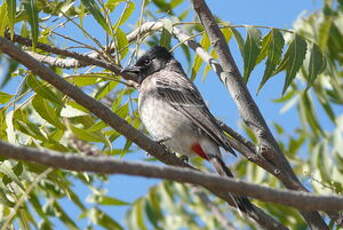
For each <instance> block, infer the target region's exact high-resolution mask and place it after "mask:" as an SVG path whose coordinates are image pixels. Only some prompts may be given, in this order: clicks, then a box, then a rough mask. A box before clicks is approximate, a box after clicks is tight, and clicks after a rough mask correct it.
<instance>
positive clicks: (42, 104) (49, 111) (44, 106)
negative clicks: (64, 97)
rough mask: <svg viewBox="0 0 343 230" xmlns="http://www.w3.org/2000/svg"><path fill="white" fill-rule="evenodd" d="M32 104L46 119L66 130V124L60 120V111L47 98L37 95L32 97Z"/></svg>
mask: <svg viewBox="0 0 343 230" xmlns="http://www.w3.org/2000/svg"><path fill="white" fill-rule="evenodd" d="M32 106H33V108H34V109H35V110H36V112H37V113H38V114H39V115H40V116H41V117H42V118H43V119H44V120H46V121H47V122H49V123H50V124H51V125H53V126H55V127H56V128H59V129H62V130H65V126H64V125H63V124H62V123H61V122H60V118H59V116H58V112H57V111H56V109H55V108H54V107H52V106H51V105H49V103H48V101H47V100H45V99H43V98H42V97H40V96H38V95H36V96H34V98H33V99H32Z"/></svg>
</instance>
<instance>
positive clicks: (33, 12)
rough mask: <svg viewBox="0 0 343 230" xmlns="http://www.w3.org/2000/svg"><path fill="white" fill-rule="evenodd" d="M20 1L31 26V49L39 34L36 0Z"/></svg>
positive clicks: (34, 45)
mask: <svg viewBox="0 0 343 230" xmlns="http://www.w3.org/2000/svg"><path fill="white" fill-rule="evenodd" d="M22 3H23V5H24V9H25V12H26V13H27V16H28V18H29V23H30V26H31V37H32V47H33V49H35V47H36V44H37V42H38V36H39V16H38V13H39V12H38V10H37V2H36V0H23V1H22Z"/></svg>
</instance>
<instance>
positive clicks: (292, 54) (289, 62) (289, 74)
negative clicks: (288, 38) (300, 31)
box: [280, 35, 307, 94]
mask: <svg viewBox="0 0 343 230" xmlns="http://www.w3.org/2000/svg"><path fill="white" fill-rule="evenodd" d="M306 48H307V45H306V42H305V40H304V39H303V38H301V37H300V36H299V35H295V37H294V40H293V41H292V42H291V44H290V45H289V47H288V50H287V52H286V54H285V57H284V60H285V63H286V80H285V83H284V86H283V90H282V94H284V93H285V92H286V90H287V88H288V86H289V85H290V84H291V83H292V81H293V80H294V78H295V76H296V74H297V72H298V70H299V69H300V67H301V65H302V63H303V61H304V59H305V54H306ZM282 62H284V61H282ZM280 65H281V64H280Z"/></svg>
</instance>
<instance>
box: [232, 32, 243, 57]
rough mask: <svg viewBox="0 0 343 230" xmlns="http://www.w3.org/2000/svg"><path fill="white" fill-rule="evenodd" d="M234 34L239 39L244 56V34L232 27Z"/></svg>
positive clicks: (238, 42)
mask: <svg viewBox="0 0 343 230" xmlns="http://www.w3.org/2000/svg"><path fill="white" fill-rule="evenodd" d="M231 30H232V32H233V35H234V37H235V39H236V41H237V44H238V47H239V50H240V51H241V55H242V57H243V53H244V40H243V38H242V35H241V34H240V33H239V31H238V30H236V29H235V28H231Z"/></svg>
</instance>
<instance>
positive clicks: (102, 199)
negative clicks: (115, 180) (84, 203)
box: [89, 195, 130, 206]
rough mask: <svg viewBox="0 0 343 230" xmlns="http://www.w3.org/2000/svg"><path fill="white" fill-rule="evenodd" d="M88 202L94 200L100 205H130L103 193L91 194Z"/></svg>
mask: <svg viewBox="0 0 343 230" xmlns="http://www.w3.org/2000/svg"><path fill="white" fill-rule="evenodd" d="M89 201H90V202H94V203H97V204H100V205H114V206H126V205H130V203H128V202H125V201H122V200H119V199H116V198H114V197H110V196H104V195H93V196H92V197H91V198H90V199H89Z"/></svg>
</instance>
